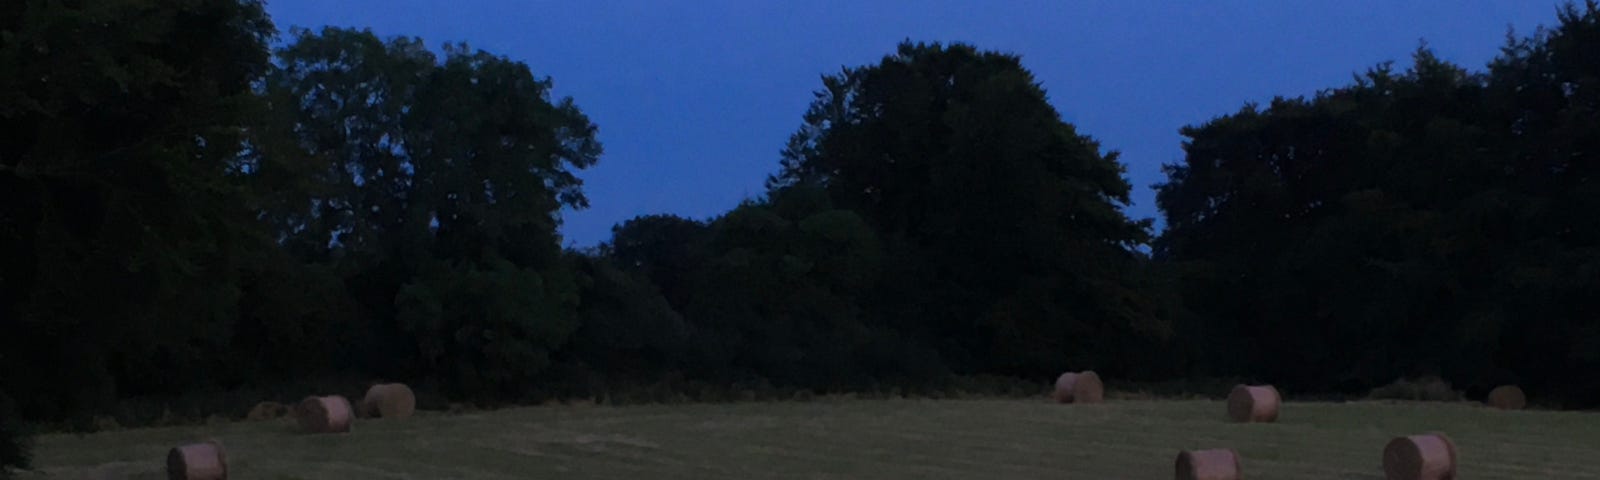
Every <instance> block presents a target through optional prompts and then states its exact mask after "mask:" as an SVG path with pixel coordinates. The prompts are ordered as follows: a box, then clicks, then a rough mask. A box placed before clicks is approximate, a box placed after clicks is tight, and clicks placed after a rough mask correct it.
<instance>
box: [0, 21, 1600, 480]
mask: <svg viewBox="0 0 1600 480" xmlns="http://www.w3.org/2000/svg"><path fill="white" fill-rule="evenodd" d="M277 35H278V32H277V31H276V29H275V27H274V26H273V25H272V23H271V22H270V20H269V19H268V18H267V16H266V14H265V12H264V10H263V8H262V5H261V3H260V2H259V1H256V0H227V1H212V2H188V1H179V0H105V1H98V2H81V3H74V2H44V1H31V0H30V1H19V2H7V3H5V4H4V6H0V131H4V132H6V133H5V134H4V135H3V136H0V331H3V332H4V335H0V460H3V461H4V463H8V464H21V463H23V462H25V460H26V455H25V449H24V448H22V444H19V443H13V442H12V441H11V440H9V439H10V438H17V437H19V435H20V433H19V432H20V430H19V429H20V428H21V427H20V425H21V423H20V421H21V420H20V419H27V420H29V421H30V422H45V423H51V424H57V425H60V424H63V423H61V422H65V424H68V425H78V426H87V425H88V423H87V420H86V419H88V418H91V417H92V416H95V415H102V414H106V413H107V412H111V411H113V410H115V408H116V406H117V405H118V403H119V402H121V401H125V400H127V399H129V398H143V397H153V396H154V397H160V396H169V397H170V396H182V395H190V396H193V395H199V394H200V393H197V392H225V391H237V390H240V389H251V388H270V386H273V385H296V384H297V382H304V381H305V379H308V378H330V377H342V378H391V379H401V380H404V381H407V382H411V383H413V384H415V385H417V386H419V387H420V388H421V389H423V390H424V391H428V392H436V393H437V394H438V395H442V396H444V397H448V398H460V399H470V400H474V401H481V402H520V401H528V400H532V399H536V398H542V397H549V396H552V395H573V396H595V395H602V394H607V393H608V392H613V391H615V390H616V389H618V388H623V386H627V385H666V387H665V388H668V389H678V390H686V389H688V388H690V387H688V386H689V385H695V384H699V385H745V386H749V385H764V386H768V387H781V388H788V389H799V390H813V391H846V390H863V389H875V388H886V387H893V388H909V389H940V388H946V387H948V386H949V385H950V384H951V382H952V381H953V380H954V379H957V378H960V377H963V376H966V375H976V374H981V375H1002V376H1011V377H1018V378H1048V377H1049V376H1051V375H1053V374H1055V373H1058V372H1059V371H1062V370H1066V369H1085V368H1092V369H1096V370H1099V371H1101V372H1103V373H1105V374H1107V375H1110V376H1113V377H1114V378H1124V379H1144V380H1163V379H1178V378H1184V377H1195V376H1225V377H1249V378H1254V379H1259V380H1264V381H1271V382H1275V383H1278V384H1280V385H1284V386H1285V387H1286V388H1288V389H1290V390H1291V391H1297V392H1318V393H1352V392H1362V391H1365V390H1366V389H1370V388H1372V387H1374V386H1377V385H1381V384H1384V383H1387V382H1389V381H1392V380H1394V379H1395V378H1398V377H1404V376H1413V375H1422V374H1435V375H1440V376H1443V377H1445V378H1447V379H1449V380H1451V381H1453V382H1457V383H1458V384H1459V385H1463V386H1467V387H1468V388H1469V389H1484V388H1487V387H1489V386H1492V385H1495V384H1498V383H1506V382H1518V383H1521V384H1523V385H1525V386H1526V387H1528V388H1529V389H1530V391H1531V392H1532V393H1534V394H1535V396H1539V397H1543V398H1549V399H1553V400H1552V401H1555V402H1561V403H1563V404H1565V405H1568V406H1592V405H1596V404H1600V390H1597V387H1596V386H1595V385H1594V384H1593V383H1592V382H1582V381H1574V379H1576V378H1583V374H1581V373H1580V372H1591V371H1593V370H1595V369H1596V368H1597V367H1600V318H1597V317H1596V316H1595V313H1594V312H1600V300H1597V299H1600V220H1596V217H1595V212H1596V211H1600V183H1596V181H1595V180H1592V179H1593V178H1594V177H1595V174H1596V170H1597V169H1600V165H1597V160H1596V155H1597V154H1600V153H1597V152H1600V117H1597V109H1600V57H1596V56H1595V55H1594V54H1593V52H1595V51H1600V8H1597V7H1596V5H1595V3H1593V2H1587V3H1585V4H1584V5H1573V6H1570V7H1568V8H1567V9H1566V10H1564V11H1563V12H1562V14H1561V15H1560V18H1559V24H1558V25H1557V26H1556V27H1554V28H1551V29H1548V30H1541V31H1539V32H1537V33H1535V34H1534V35H1532V36H1529V37H1526V38H1518V39H1513V40H1511V41H1510V42H1509V43H1508V44H1507V46H1506V48H1505V50H1504V52H1503V53H1502V55H1501V56H1500V57H1499V58H1497V59H1496V60H1495V61H1494V62H1493V63H1492V64H1491V65H1490V66H1489V68H1488V69H1487V71H1484V72H1473V71H1468V70H1466V69H1463V68H1461V67H1458V66H1455V65H1451V64H1448V63H1446V62H1443V61H1441V60H1439V59H1437V58H1435V57H1434V56H1433V55H1432V54H1431V53H1429V52H1428V51H1427V50H1426V49H1422V50H1419V52H1418V53H1417V55H1416V56H1415V64H1414V66H1412V67H1411V68H1409V69H1407V70H1404V71H1401V70H1396V69H1394V68H1392V67H1390V66H1388V65H1383V66H1379V67H1377V68H1374V69H1371V70H1369V71H1367V72H1366V73H1364V74H1363V75H1360V76H1358V77H1357V78H1356V80H1355V82H1354V83H1353V84H1351V85H1347V86H1344V87H1339V88H1334V89H1330V90H1327V91H1325V92H1322V93H1319V94H1317V95H1315V96H1312V97H1309V98H1293V99H1285V98H1280V99H1277V100H1274V101H1273V102H1272V103H1271V104H1269V105H1266V106H1261V105H1247V106H1246V107H1245V108H1243V109H1241V110H1240V111H1238V112H1236V113H1233V114H1229V115H1225V116H1222V117H1218V118H1215V119H1213V120H1211V121H1208V122H1206V123H1203V124H1200V125H1196V126H1191V127H1187V128H1185V129H1184V130H1183V134H1184V136H1185V137H1186V139H1187V140H1186V141H1185V144H1184V147H1185V151H1186V156H1185V158H1184V159H1183V161H1182V162H1181V163H1178V164H1175V165H1170V166H1168V168H1167V176H1168V178H1167V181H1166V182H1164V183H1162V184H1160V185H1158V186H1157V187H1156V188H1157V190H1158V202H1159V206H1160V207H1161V210H1162V212H1163V214H1164V215H1165V216H1166V219H1167V228H1166V230H1165V231H1164V232H1162V233H1161V235H1160V236H1159V237H1155V238H1152V232H1151V226H1150V221H1149V220H1140V219H1130V218H1128V217H1127V216H1126V214H1125V213H1124V212H1123V208H1124V207H1125V206H1126V205H1127V204H1128V202H1129V195H1130V193H1131V191H1132V189H1133V186H1132V185H1130V184H1129V183H1128V182H1127V180H1126V179H1125V178H1124V177H1123V175H1124V171H1123V167H1122V165H1121V164H1120V163H1119V162H1118V158H1117V154H1116V152H1115V151H1108V150H1104V149H1102V147H1101V146H1100V145H1099V144H1098V143H1097V142H1096V141H1095V140H1094V139H1093V138H1091V137H1089V136H1087V135H1085V134H1083V133H1080V132H1078V131H1077V129H1076V128H1075V127H1074V126H1072V125H1070V124H1067V123H1065V122H1063V121H1062V120H1061V117H1060V115H1059V114H1058V112H1057V111H1056V110H1055V109H1054V107H1052V106H1051V105H1050V103H1049V102H1048V101H1047V97H1046V93H1045V91H1044V90H1043V89H1042V88H1041V87H1040V85H1039V82H1038V81H1037V80H1036V79H1034V78H1033V76H1032V74H1031V73H1030V72H1029V71H1028V70H1027V69H1026V68H1024V67H1023V66H1022V63H1021V59H1020V58H1018V57H1016V56H1014V55H1007V54H1002V53H995V52H988V51H982V50H979V49H977V48H975V47H972V46H968V45H964V44H950V45H942V44H923V43H909V42H908V43H905V44H902V45H900V46H899V48H898V49H897V50H896V51H895V52H894V53H892V54H891V55H888V56H886V57H884V58H883V59H882V60H881V61H880V62H878V63H876V64H871V65H865V66H859V67H853V68H847V69H844V70H842V71H840V72H838V73H837V74H833V75H827V76H824V77H823V78H822V88H821V89H819V90H818V91H817V92H816V97H815V101H814V102H813V103H812V105H811V107H810V108H809V109H808V110H807V111H806V112H805V113H804V116H803V118H802V124H801V126H800V128H799V129H798V131H797V132H796V133H795V134H794V135H793V137H792V138H791V140H790V142H789V144H788V145H787V146H786V147H785V148H784V149H783V150H782V152H781V162H780V164H779V167H780V168H779V170H778V172H777V173H775V174H774V175H773V176H772V177H771V178H770V179H769V180H768V189H767V191H766V192H765V193H764V194H763V195H762V196H760V197H759V198H756V199H751V200H748V201H746V202H744V203H742V204H740V205H738V206H737V207H735V208H733V209H732V210H731V211H729V212H727V213H725V214H722V215H720V216H717V217H715V218H711V219H704V220H699V219H686V218H680V217H675V216H671V215H652V216H643V217H639V218H635V219H633V220H630V221H627V222H624V223H622V224H620V225H618V226H617V227H615V228H614V230H613V237H612V239H611V240H610V241H609V242H606V243H604V244H602V245H601V246H599V247H597V248H594V249H591V250H585V251H563V250H562V249H561V248H560V246H559V245H560V237H559V234H558V233H557V230H558V227H559V225H560V219H559V216H558V211H559V210H560V209H561V208H563V207H572V208H582V207H583V206H585V205H586V204H587V199H586V198H585V197H584V195H583V191H582V189H581V185H582V184H581V181H580V180H579V178H578V175H577V171H579V170H581V169H583V168H586V167H588V166H590V165H593V164H594V163H595V162H596V161H598V160H599V158H600V154H601V147H600V144H599V143H598V141H597V140H596V131H597V127H596V126H595V125H594V124H593V123H592V122H590V121H589V120H588V118H587V117H585V116H584V114H583V113H582V111H581V110H579V109H578V107H577V106H576V105H575V104H574V102H573V101H572V100H571V99H565V98H555V97H553V96H552V95H551V93H550V89H551V86H552V83H551V80H550V79H548V78H543V77H539V76H536V75H535V74H534V73H533V72H532V70H530V69H529V67H528V66H526V65H523V64H521V63H518V62H515V61H512V60H509V59H507V58H505V57H502V56H497V55H494V54H491V53H487V52H483V51H480V50H474V49H471V48H469V47H467V46H465V45H447V46H445V47H444V48H442V49H439V50H434V49H430V48H428V47H427V46H426V45H425V44H424V43H423V42H422V40H421V39H416V38H405V37H400V38H392V39H381V38H378V37H376V36H374V35H373V34H371V33H370V32H367V31H359V30H347V29H332V28H330V29H323V30H319V31H309V30H295V31H291V32H288V34H287V36H286V37H284V39H285V40H287V41H286V42H285V43H284V44H283V46H282V47H280V48H278V49H276V50H275V51H273V50H271V49H270V48H269V45H270V41H271V40H272V39H274V38H275V37H276V36H277ZM1146 246H1148V247H1150V249H1149V251H1150V252H1151V253H1150V254H1145V253H1142V251H1143V247H1146ZM66 379H71V380H70V381H67V380H66ZM303 393H305V392H291V394H303ZM218 408H222V407H218ZM229 408H231V407H229ZM201 413H202V414H205V413H219V412H201ZM220 413H237V412H220Z"/></svg>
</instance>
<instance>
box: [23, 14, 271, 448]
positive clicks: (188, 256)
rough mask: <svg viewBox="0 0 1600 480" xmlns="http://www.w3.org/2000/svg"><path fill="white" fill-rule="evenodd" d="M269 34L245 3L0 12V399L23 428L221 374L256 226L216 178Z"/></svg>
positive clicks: (222, 178) (241, 124) (243, 116)
mask: <svg viewBox="0 0 1600 480" xmlns="http://www.w3.org/2000/svg"><path fill="white" fill-rule="evenodd" d="M272 33H273V28H272V24H271V23H270V22H269V21H268V19H267V17H266V14H265V13H264V11H263V8H262V5H261V3H260V2H259V1H253V0H225V1H212V2H179V1H162V0H107V1H96V2H45V1H17V2H6V3H5V4H4V6H0V130H4V131H5V132H7V133H6V135H4V137H3V139H0V272H4V273H0V330H3V331H5V332H6V335H4V336H3V338H0V351H4V352H6V353H5V358H4V359H3V360H0V377H3V378H5V379H6V380H5V382H4V385H3V386H0V388H4V389H5V390H6V391H7V392H9V393H10V394H11V396H12V397H13V398H14V399H15V400H16V401H17V403H18V408H19V409H20V410H21V411H22V412H23V413H24V415H25V416H27V417H29V418H60V417H64V416H68V415H75V414H80V413H84V412H85V411H86V410H87V409H88V408H92V407H98V406H103V405H105V404H106V403H107V402H109V401H111V400H112V399H114V398H115V397H116V396H117V395H119V394H136V393H144V392H158V391H160V392H172V391H178V390H181V389H184V388H188V387H192V386H195V385H199V384H202V383H204V382H205V381H207V379H208V378H210V377H211V376H212V375H213V374H216V373H219V372H218V371H217V369H218V368H219V367H218V366H217V365H216V364H215V363H212V362H205V361H201V360H202V359H207V358H215V356H216V355H217V354H218V352H220V351H222V350H223V349H224V348H225V346H226V339H227V338H228V337H229V335H228V333H229V329H230V328H231V327H232V325H233V319H234V318H235V317H236V315H237V304H236V299H237V297H238V291H237V284H236V278H235V277H236V273H237V267H238V262H239V255H240V250H241V249H242V248H243V247H244V246H245V245H246V244H248V241H249V239H248V238H249V233H248V231H249V229H250V225H249V217H248V216H247V215H246V214H245V212H244V211H243V210H242V209H241V208H240V205H241V202H240V198H241V197H240V192H239V190H238V188H237V185H236V184H234V183H233V182H231V181H229V180H228V178H227V176H226V173H227V171H228V168H229V165H230V161H231V160H232V159H233V158H234V157H236V156H237V154H238V152H239V150H240V148H241V145H242V132H243V130H244V128H245V126H246V124H247V123H248V122H247V118H248V113H249V112H250V111H251V109H252V108H253V105H255V102H256V99H255V97H254V96H253V95H252V92H251V90H250V84H251V82H253V81H255V80H256V79H258V78H259V77H260V75H261V74H262V72H263V71H264V70H265V69H266V67H267V55H268V52H267V47H266V41H267V38H268V37H269V36H270V35H272ZM40 365H51V366H52V368H48V369H41V368H38V367H39V366H40ZM63 378H71V379H73V381H70V382H64V381H62V380H61V379H63Z"/></svg>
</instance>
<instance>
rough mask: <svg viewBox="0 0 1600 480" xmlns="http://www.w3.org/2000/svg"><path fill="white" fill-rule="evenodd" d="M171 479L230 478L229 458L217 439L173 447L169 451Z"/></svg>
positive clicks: (168, 470)
mask: <svg viewBox="0 0 1600 480" xmlns="http://www.w3.org/2000/svg"><path fill="white" fill-rule="evenodd" d="M167 478H168V479H170V480H223V479H226V478H228V458H227V454H226V453H224V451H223V449H222V443H221V442H218V441H216V440H211V441H206V442H200V443H191V444H188V445H180V446H177V447H173V448H172V450H171V451H168V452H167Z"/></svg>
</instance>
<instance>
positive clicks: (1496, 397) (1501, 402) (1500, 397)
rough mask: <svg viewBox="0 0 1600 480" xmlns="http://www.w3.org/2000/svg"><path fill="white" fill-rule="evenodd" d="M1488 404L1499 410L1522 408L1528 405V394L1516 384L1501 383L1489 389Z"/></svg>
mask: <svg viewBox="0 0 1600 480" xmlns="http://www.w3.org/2000/svg"><path fill="white" fill-rule="evenodd" d="M1487 403H1488V404H1489V406H1491V407H1494V408H1498V409H1501V410H1522V409H1523V408H1527V406H1528V396H1527V395H1525V394H1523V393H1522V388H1521V387H1518V386H1516V385H1501V386H1498V387H1494V390H1490V391H1489V401H1488V402H1487Z"/></svg>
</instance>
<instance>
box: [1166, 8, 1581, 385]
mask: <svg viewBox="0 0 1600 480" xmlns="http://www.w3.org/2000/svg"><path fill="white" fill-rule="evenodd" d="M1597 11H1600V10H1597V8H1596V5H1595V3H1594V2H1588V3H1586V4H1585V5H1584V7H1582V8H1580V7H1578V6H1576V5H1569V6H1568V7H1567V8H1566V9H1564V12H1563V14H1562V15H1561V25H1560V26H1559V27H1557V28H1555V29H1552V30H1541V31H1540V32H1539V33H1537V34H1535V35H1534V36H1532V37H1529V38H1525V39H1513V40H1512V41H1511V42H1510V43H1509V44H1508V46H1507V47H1506V49H1505V51H1504V53H1503V54H1502V55H1501V57H1500V58H1498V59H1496V60H1495V61H1494V62H1493V63H1492V64H1491V65H1490V69H1489V71H1488V72H1487V73H1485V74H1475V73H1470V72H1467V71H1466V70H1464V69H1462V68H1460V67H1457V66H1454V65H1451V64H1449V63H1447V62H1443V61H1441V60H1439V59H1438V58H1437V57H1436V56H1434V55H1433V54H1432V53H1431V52H1430V51H1428V50H1427V49H1426V48H1422V49H1419V50H1418V52H1417V53H1416V55H1415V56H1414V65H1413V66H1412V67H1411V68H1410V69H1409V70H1407V71H1404V72H1395V71H1394V70H1393V69H1392V68H1391V67H1390V66H1389V65H1387V64H1385V65H1381V66H1379V67H1377V68H1374V69H1371V70H1369V71H1367V72H1366V73H1365V74H1364V75H1361V76H1359V77H1357V78H1356V82H1355V83H1354V84H1352V85H1348V86H1345V87H1341V88H1336V89H1331V90H1328V91H1325V92H1321V93H1319V94H1318V95H1316V96H1315V97H1313V98H1299V99H1277V100H1274V101H1273V102H1272V103H1271V104H1270V105H1269V106H1267V107H1265V108H1262V107H1258V106H1255V105H1250V106H1246V107H1245V108H1244V109H1242V110H1240V111H1239V112H1237V113H1234V114H1232V115H1227V116H1223V117H1220V118H1217V119H1214V120H1212V121H1210V122H1207V123H1205V124H1202V125H1198V126H1193V127H1188V128H1185V129H1184V130H1183V133H1184V135H1185V136H1187V137H1189V140H1188V141H1187V142H1185V145H1184V148H1185V153H1186V155H1185V158H1184V161H1183V163H1180V164H1177V165H1170V166H1168V167H1167V169H1166V170H1167V175H1168V180H1167V182H1166V183H1164V184H1161V185H1158V186H1157V188H1158V194H1157V202H1158V204H1159V206H1160V207H1161V209H1162V212H1163V213H1164V214H1165V215H1166V217H1167V221H1168V229H1167V231H1166V232H1164V233H1163V234H1162V236H1161V238H1160V239H1158V240H1157V241H1156V242H1155V252H1154V253H1155V257H1156V258H1157V259H1159V260H1161V261H1163V262H1165V263H1167V264H1168V265H1170V266H1172V270H1173V271H1176V272H1179V273H1178V275H1179V279H1180V280H1179V284H1180V285H1181V287H1180V289H1181V293H1182V296H1183V300H1184V304H1185V305H1184V307H1185V310H1186V311H1188V312H1191V313H1193V315H1189V316H1186V317H1184V318H1185V320H1184V323H1185V324H1184V325H1180V331H1182V332H1186V334H1196V335H1199V337H1198V338H1193V339H1191V342H1199V343H1202V344H1205V345H1208V346H1210V349H1211V350H1213V351H1217V352H1227V353H1226V355H1210V356H1205V355H1201V357H1202V358H1204V359H1203V360H1201V361H1200V362H1197V363H1199V364H1202V365H1204V366H1206V367H1207V373H1211V374H1222V375H1243V376H1251V377H1257V378H1262V379H1263V380H1267V381H1273V382H1277V383H1280V384H1284V385H1287V386H1289V387H1290V388H1296V389H1302V388H1304V389H1318V388H1329V386H1332V388H1333V389H1335V390H1340V391H1346V392H1353V391H1360V390H1362V389H1367V388H1371V387H1373V386H1376V385H1378V384H1380V383H1382V382H1387V381H1391V380H1393V379H1394V378H1396V377H1400V376H1414V375H1423V374H1438V375H1443V376H1444V377H1446V378H1448V379H1451V380H1452V381H1453V382H1455V383H1456V384H1457V385H1463V386H1466V387H1467V388H1468V389H1469V390H1471V391H1479V392H1482V391H1487V389H1488V388H1489V387H1492V386H1494V385H1497V384H1502V383H1512V382H1515V383H1520V384H1522V385H1524V386H1525V387H1526V388H1529V389H1530V390H1533V391H1535V392H1536V394H1540V395H1543V396H1544V397H1545V398H1551V399H1564V400H1567V401H1570V402H1573V404H1575V405H1592V404H1594V403H1595V402H1597V401H1600V389H1595V388H1593V387H1588V386H1582V385H1574V384H1572V382H1569V381H1566V380H1565V379H1566V378H1569V377H1570V376H1571V375H1575V374H1577V373H1576V372H1581V371H1587V369H1592V368H1594V367H1595V365H1596V361H1597V360H1600V348H1597V346H1600V321H1597V319H1595V318H1594V317H1593V315H1592V314H1590V313H1587V312H1592V311H1593V309H1594V308H1595V307H1597V306H1600V305H1596V304H1595V303H1594V298H1595V294H1596V293H1600V282H1597V281H1595V280H1594V279H1595V278H1597V277H1596V276H1595V275H1594V274H1593V273H1594V272H1596V271H1600V250H1597V249H1596V246H1597V245H1600V235H1596V233H1597V229H1596V228H1595V227H1594V226H1595V225H1600V224H1597V223H1596V222H1594V221H1593V220H1592V219H1591V218H1589V215H1588V214H1587V213H1586V212H1588V211H1589V210H1590V208H1591V207H1597V206H1600V203H1596V202H1597V201H1600V200H1597V199H1600V189H1596V188H1595V187H1594V186H1593V184H1592V183H1591V181H1590V180H1589V179H1590V178H1592V177H1593V175H1594V173H1595V169H1594V168H1593V166H1594V165H1595V164H1596V163H1597V162H1595V161H1594V159H1593V155H1594V153H1593V152H1595V151H1596V150H1595V149H1596V148H1600V144H1596V143H1594V142H1595V140H1594V138H1596V137H1597V135H1600V130H1596V129H1597V128H1600V123H1597V122H1596V121H1595V119H1596V118H1597V117H1596V115H1595V111H1596V110H1595V109H1596V107H1595V103H1596V102H1595V101H1593V99H1594V98H1600V97H1597V96H1596V94H1595V92H1596V91H1600V80H1597V78H1600V68H1597V64H1595V62H1594V59H1593V58H1592V55H1588V54H1586V53H1579V52H1588V51H1592V49H1593V48H1595V46H1596V44H1597V43H1600V14H1597ZM1463 352H1471V353H1467V354H1463ZM1223 357H1232V358H1223Z"/></svg>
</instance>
